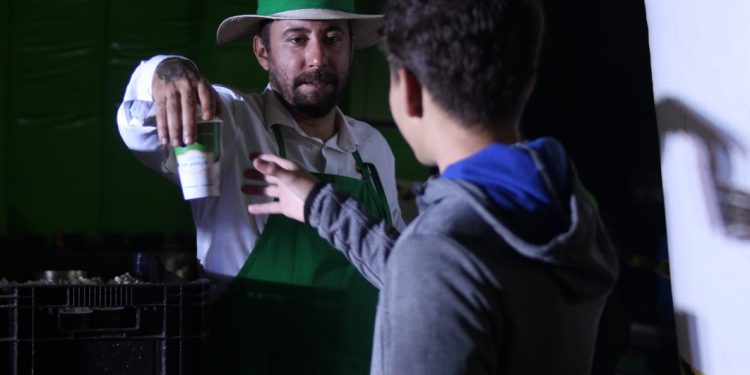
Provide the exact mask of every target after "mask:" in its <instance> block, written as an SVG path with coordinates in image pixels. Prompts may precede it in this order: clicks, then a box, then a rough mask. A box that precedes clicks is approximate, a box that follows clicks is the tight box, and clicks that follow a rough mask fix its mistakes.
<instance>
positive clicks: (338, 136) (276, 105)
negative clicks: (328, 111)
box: [261, 84, 359, 153]
mask: <svg viewBox="0 0 750 375" xmlns="http://www.w3.org/2000/svg"><path fill="white" fill-rule="evenodd" d="M261 96H262V97H263V99H264V100H263V103H264V108H263V116H264V118H265V126H266V127H268V128H269V130H270V127H271V126H273V125H281V126H286V127H289V128H291V129H294V131H296V132H297V133H298V134H299V135H300V136H302V137H305V138H309V139H316V140H318V141H320V140H319V139H317V138H313V137H310V136H308V135H307V134H305V132H304V131H303V130H302V128H300V126H299V124H297V120H295V119H294V117H292V114H291V113H289V111H288V110H287V109H286V107H284V105H283V104H282V103H281V101H280V100H279V98H277V97H276V94H275V93H274V92H273V90H272V89H271V85H270V84H269V85H268V86H266V89H265V90H264V91H263V93H262V94H261ZM325 143H326V144H327V145H328V146H330V147H333V148H336V149H339V150H340V151H343V152H349V153H351V152H354V151H355V150H356V149H357V146H358V145H359V142H358V141H357V139H356V137H355V136H354V132H353V131H352V124H351V123H350V120H349V119H348V118H347V117H346V116H344V113H343V112H341V109H339V107H336V133H335V134H334V135H333V138H331V139H329V140H328V141H327V142H325Z"/></svg>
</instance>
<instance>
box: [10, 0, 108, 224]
mask: <svg viewBox="0 0 750 375" xmlns="http://www.w3.org/2000/svg"><path fill="white" fill-rule="evenodd" d="M11 4H12V5H11V7H12V15H13V17H12V19H11V25H12V29H11V30H12V31H11V35H10V46H11V47H10V50H11V59H10V71H11V72H12V74H10V75H9V80H8V89H9V92H11V93H13V94H12V95H10V98H9V99H10V100H9V107H8V108H9V114H10V121H9V123H8V125H9V129H8V133H7V137H8V138H7V145H8V148H7V161H6V165H7V166H8V169H7V176H6V178H7V189H8V190H7V191H8V195H9V196H10V197H12V199H9V201H8V203H7V205H8V214H9V215H8V217H9V221H8V227H9V230H10V231H11V232H14V233H19V232H22V233H25V232H43V233H48V232H55V231H84V232H87V233H95V232H97V231H98V229H99V225H98V221H99V198H100V194H101V186H100V184H98V183H97V176H99V173H100V169H101V157H100V150H101V137H100V131H99V129H100V126H101V123H102V117H101V108H102V104H103V103H102V95H101V89H102V77H103V76H104V67H103V64H102V61H103V52H104V51H103V46H104V35H103V32H102V31H103V30H104V18H103V17H101V16H102V13H103V12H102V10H103V4H104V2H101V1H98V0H89V1H85V0H78V1H76V2H72V1H53V0H48V1H38V0H37V1H32V0H15V1H12V3H11Z"/></svg>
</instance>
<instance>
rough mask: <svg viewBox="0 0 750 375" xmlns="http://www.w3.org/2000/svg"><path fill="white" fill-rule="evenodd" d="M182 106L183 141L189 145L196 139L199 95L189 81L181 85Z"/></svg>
mask: <svg viewBox="0 0 750 375" xmlns="http://www.w3.org/2000/svg"><path fill="white" fill-rule="evenodd" d="M179 86H180V99H181V102H180V105H181V107H182V141H183V142H184V143H185V144H186V145H189V144H191V143H193V141H194V139H195V126H196V125H195V109H196V108H195V106H196V105H197V103H196V101H197V98H196V96H197V94H196V93H195V89H194V88H193V86H192V85H191V84H190V82H189V81H187V82H182V83H181V84H180V85H179Z"/></svg>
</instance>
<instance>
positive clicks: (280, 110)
mask: <svg viewBox="0 0 750 375" xmlns="http://www.w3.org/2000/svg"><path fill="white" fill-rule="evenodd" d="M168 57H171V56H155V57H153V58H151V59H150V60H148V61H144V62H141V64H140V65H139V66H138V68H137V69H136V70H135V72H133V75H132V76H131V79H130V82H129V83H128V86H127V88H126V90H125V97H124V98H123V103H122V104H121V105H120V108H119V110H118V112H117V125H118V127H119V130H120V135H121V136H122V139H123V141H124V142H125V144H126V145H127V146H128V148H129V149H130V150H131V151H133V152H134V154H135V156H136V157H137V158H138V159H140V160H141V161H142V162H143V163H145V164H146V165H147V166H149V167H151V168H153V169H154V170H156V171H158V172H160V173H162V174H163V175H164V176H166V177H167V178H169V179H170V180H172V181H173V182H175V183H178V182H179V180H178V176H177V173H176V169H177V168H176V163H175V159H174V153H173V152H172V148H171V147H170V146H161V145H159V140H158V136H157V131H156V127H155V126H154V125H155V119H154V117H153V114H154V107H155V106H154V105H153V99H152V95H151V80H152V78H153V75H154V71H155V69H156V66H157V65H158V64H159V63H160V62H161V61H163V60H164V59H166V58H168ZM214 88H215V89H216V91H217V92H218V93H219V96H220V98H221V101H222V108H221V119H222V120H223V121H224V123H223V125H222V128H221V147H222V149H221V192H220V196H219V197H210V198H204V199H197V200H192V201H189V202H190V205H191V208H192V212H193V221H194V223H195V226H196V232H197V257H198V259H199V260H200V262H201V264H202V265H203V267H204V268H205V269H206V270H207V271H209V272H212V273H217V274H221V275H226V276H235V275H236V274H237V273H238V272H239V270H240V269H241V268H242V265H243V264H244V263H245V260H247V258H248V257H249V256H250V253H251V252H252V249H253V248H254V247H255V242H256V241H257V239H258V238H259V236H260V233H261V232H262V231H263V227H264V226H265V223H266V220H267V219H268V216H267V215H251V214H249V213H248V212H247V205H248V204H250V203H254V202H261V201H267V199H266V198H263V197H259V196H250V195H247V194H244V193H243V192H242V191H241V186H242V185H243V184H247V183H248V180H247V179H245V178H244V177H243V175H242V173H243V171H244V170H245V169H249V168H252V165H251V162H250V154H251V153H256V152H271V153H275V154H278V151H279V150H278V145H277V144H276V139H275V137H274V135H273V132H272V130H271V126H272V125H280V129H281V133H282V135H283V137H284V145H285V149H286V153H287V158H289V159H291V160H294V161H295V162H297V163H298V164H300V165H301V166H302V167H304V168H305V169H307V170H308V171H311V172H320V173H326V174H333V175H340V176H347V177H354V178H361V175H360V174H359V173H358V172H357V171H356V168H355V165H356V163H355V160H354V157H353V155H352V153H353V152H354V151H355V150H357V151H358V152H359V154H360V155H361V157H362V160H364V161H365V162H370V163H372V164H374V165H375V167H376V168H377V170H378V173H379V175H380V178H381V181H382V183H383V189H384V190H385V194H386V198H387V200H388V205H389V206H390V209H391V217H392V218H393V223H394V225H395V226H396V227H397V228H399V229H402V228H403V227H404V222H403V219H402V218H401V211H400V210H399V207H398V196H397V191H396V180H395V165H394V158H393V153H392V152H391V149H390V147H389V146H388V143H387V142H386V140H385V138H384V137H383V136H382V135H381V134H380V133H379V132H378V131H377V130H375V129H374V128H373V127H372V126H370V125H368V124H366V123H364V122H361V121H357V120H355V119H353V118H351V117H348V116H345V115H344V114H343V113H342V112H341V111H340V110H339V109H338V108H337V109H336V111H337V116H339V121H340V123H341V124H343V125H344V126H340V127H339V128H338V131H337V133H336V134H335V135H334V136H333V137H332V138H330V139H328V140H327V141H322V140H321V139H318V138H313V137H309V136H307V135H306V134H305V133H304V131H302V129H301V128H300V127H299V125H298V124H297V122H296V121H295V120H294V118H293V117H292V116H291V114H290V113H289V112H288V111H287V110H286V108H284V106H283V105H282V104H281V103H280V102H279V100H278V99H277V98H276V96H275V95H274V94H273V92H272V91H271V90H266V91H264V92H263V93H260V94H257V93H253V94H245V93H241V92H238V91H235V90H232V89H230V88H227V87H223V86H218V85H215V86H214ZM178 191H179V190H176V191H175V194H179V192H178Z"/></svg>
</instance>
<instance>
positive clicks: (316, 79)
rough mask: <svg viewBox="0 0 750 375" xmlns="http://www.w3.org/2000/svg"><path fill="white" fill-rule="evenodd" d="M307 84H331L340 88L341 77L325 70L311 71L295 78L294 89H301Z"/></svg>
mask: <svg viewBox="0 0 750 375" xmlns="http://www.w3.org/2000/svg"><path fill="white" fill-rule="evenodd" d="M306 83H314V84H317V83H329V84H331V85H333V86H334V87H338V84H339V77H338V76H337V75H336V74H334V73H333V72H331V71H330V70H324V69H315V70H311V71H309V72H304V73H300V74H299V75H298V76H297V77H294V87H299V86H302V85H304V84H306Z"/></svg>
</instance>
